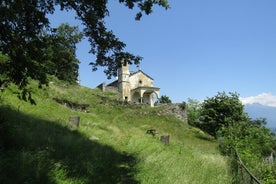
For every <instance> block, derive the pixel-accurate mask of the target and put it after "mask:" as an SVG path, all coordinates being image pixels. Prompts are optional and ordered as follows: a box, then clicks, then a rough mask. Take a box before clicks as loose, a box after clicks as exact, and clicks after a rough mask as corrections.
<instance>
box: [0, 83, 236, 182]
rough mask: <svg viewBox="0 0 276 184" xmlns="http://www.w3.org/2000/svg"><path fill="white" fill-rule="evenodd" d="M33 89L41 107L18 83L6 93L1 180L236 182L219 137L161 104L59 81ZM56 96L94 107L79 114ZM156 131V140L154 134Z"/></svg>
mask: <svg viewBox="0 0 276 184" xmlns="http://www.w3.org/2000/svg"><path fill="white" fill-rule="evenodd" d="M30 89H31V90H32V91H33V95H32V98H33V99H34V100H35V102H36V105H31V104H30V103H28V102H25V101H22V100H19V99H18V98H17V96H16V95H15V94H14V92H16V88H15V87H13V86H11V87H10V88H9V89H6V90H5V91H4V92H3V93H1V107H0V110H1V111H0V115H1V118H0V120H1V119H2V120H1V121H2V123H1V129H0V133H3V132H5V135H4V134H2V136H1V138H2V139H3V140H2V141H1V142H0V146H1V148H0V151H1V153H0V183H97V184H98V183H103V184H104V183H111V184H113V183H142V184H148V183H149V184H154V183H156V184H157V183H158V184H163V183H164V184H167V183H170V184H171V183H176V184H177V183H179V184H185V183H189V184H190V183H210V184H212V183H231V175H230V174H229V167H228V165H227V158H225V157H222V156H221V155H219V152H218V150H217V142H216V141H215V140H213V139H212V138H210V137H209V136H208V135H205V134H204V133H203V132H201V131H200V130H198V129H195V128H192V127H190V126H188V125H186V124H185V123H183V122H181V121H179V120H178V119H176V118H174V117H171V116H162V115H159V114H158V113H157V111H158V108H135V107H132V106H129V105H127V104H124V103H122V102H121V101H119V100H118V99H117V94H115V93H102V92H101V91H99V90H96V89H93V90H92V89H88V88H85V87H81V86H77V85H74V86H70V85H65V84H64V83H62V82H60V81H57V80H54V81H53V83H50V86H49V88H44V89H39V90H38V89H36V87H35V83H34V84H31V86H30ZM54 97H58V98H64V99H67V100H70V101H73V102H78V103H85V104H89V105H90V107H89V109H88V112H82V111H75V110H72V109H69V108H68V107H66V106H65V105H62V104H58V103H56V102H55V101H54V100H52V99H53V98H54ZM70 116H80V120H81V121H80V127H79V128H77V129H70V127H68V122H69V117H70ZM152 128H154V129H156V130H157V131H158V134H157V135H156V136H154V137H153V136H151V135H148V134H146V131H147V130H148V129H152ZM163 134H169V135H170V144H169V145H163V144H162V143H161V142H160V140H159V137H160V136H161V135H163Z"/></svg>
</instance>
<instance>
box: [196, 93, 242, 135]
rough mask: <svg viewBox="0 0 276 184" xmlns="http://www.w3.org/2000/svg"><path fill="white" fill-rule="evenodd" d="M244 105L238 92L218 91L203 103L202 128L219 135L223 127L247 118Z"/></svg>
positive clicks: (211, 133)
mask: <svg viewBox="0 0 276 184" xmlns="http://www.w3.org/2000/svg"><path fill="white" fill-rule="evenodd" d="M246 118H247V117H246V114H245V113H244V107H243V105H242V103H241V101H240V100H239V95H238V94H237V93H229V96H228V95H227V94H226V93H225V92H222V93H218V94H217V95H216V96H214V97H212V98H207V99H206V100H204V102H203V103H202V110H201V122H200V125H199V126H200V128H201V129H203V130H204V131H206V132H208V133H209V134H210V135H212V136H214V137H217V132H218V131H219V130H220V129H221V128H222V127H228V126H229V125H233V124H235V123H236V122H240V121H243V120H245V119H246Z"/></svg>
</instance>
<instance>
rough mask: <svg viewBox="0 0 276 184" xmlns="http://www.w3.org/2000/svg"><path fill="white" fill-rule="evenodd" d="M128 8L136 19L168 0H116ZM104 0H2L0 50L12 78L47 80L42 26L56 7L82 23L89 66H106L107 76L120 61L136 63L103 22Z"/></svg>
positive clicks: (22, 83) (137, 58)
mask: <svg viewBox="0 0 276 184" xmlns="http://www.w3.org/2000/svg"><path fill="white" fill-rule="evenodd" d="M118 2H119V3H121V4H123V5H124V6H126V7H127V8H130V9H133V8H134V7H138V8H137V11H138V12H137V14H136V17H135V18H136V20H139V19H140V18H141V16H142V14H150V13H152V9H153V6H154V5H159V6H162V7H164V8H169V5H168V2H167V0H119V1H118ZM107 3H108V1H107V0H97V1H91V0H74V1H72V0H63V1H58V0H21V1H16V0H2V1H1V4H0V51H2V52H3V54H4V55H7V56H9V59H10V62H9V71H7V72H6V73H7V75H8V76H9V78H10V79H11V81H13V82H15V83H16V84H18V85H19V86H20V87H24V86H25V85H26V84H27V79H28V77H31V78H33V79H38V80H39V81H40V82H41V83H46V82H47V80H46V75H45V72H44V71H45V63H46V61H47V55H46V54H45V49H46V48H47V41H46V40H45V38H43V36H42V35H43V32H44V31H45V30H48V31H51V30H52V29H51V27H50V26H49V25H50V24H49V20H48V18H47V17H46V15H47V14H53V13H54V11H55V10H56V8H58V7H59V8H60V9H61V10H65V11H75V12H76V18H77V19H79V20H81V22H82V24H83V25H84V27H85V28H84V30H83V31H84V34H85V36H87V37H88V40H89V42H90V45H91V50H90V52H91V53H92V54H94V55H96V61H94V62H91V63H90V64H91V65H92V69H93V70H96V69H97V68H98V67H100V66H102V67H105V68H106V69H105V73H106V75H107V76H108V77H109V78H110V77H111V76H115V75H116V71H117V67H118V64H119V61H121V60H122V59H126V60H128V61H129V63H131V64H132V63H133V64H139V62H140V60H141V57H140V56H135V55H133V54H131V53H129V52H126V51H125V50H124V48H125V46H126V44H125V43H123V42H122V41H120V40H119V39H118V38H117V37H116V36H115V35H114V34H113V32H112V31H111V30H108V29H107V28H106V25H105V21H104V19H105V17H106V16H108V15H109V11H108V9H107Z"/></svg>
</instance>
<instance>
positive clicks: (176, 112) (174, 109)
mask: <svg viewBox="0 0 276 184" xmlns="http://www.w3.org/2000/svg"><path fill="white" fill-rule="evenodd" d="M159 106H163V107H165V108H164V109H163V110H160V111H159V112H158V114H160V115H173V116H175V117H176V118H178V119H180V120H181V121H183V122H185V123H188V115H187V111H186V109H185V107H183V104H182V103H175V104H159Z"/></svg>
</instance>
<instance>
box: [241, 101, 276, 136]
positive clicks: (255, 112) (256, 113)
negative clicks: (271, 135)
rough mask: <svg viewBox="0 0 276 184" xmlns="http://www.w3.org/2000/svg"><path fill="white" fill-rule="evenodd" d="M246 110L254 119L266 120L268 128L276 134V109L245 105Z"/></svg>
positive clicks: (259, 105) (255, 104)
mask: <svg viewBox="0 0 276 184" xmlns="http://www.w3.org/2000/svg"><path fill="white" fill-rule="evenodd" d="M244 109H245V112H247V113H248V115H249V117H251V118H252V119H256V118H266V120H267V126H268V127H269V128H271V130H272V131H273V132H275V133H276V107H269V106H264V105H261V104H259V103H254V104H247V105H245V106H244Z"/></svg>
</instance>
